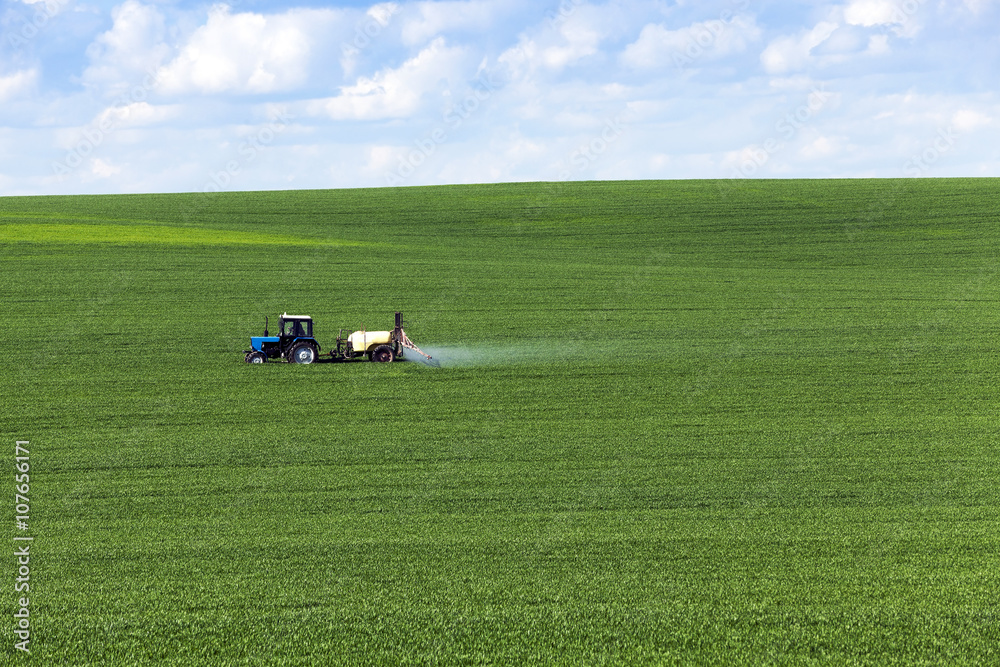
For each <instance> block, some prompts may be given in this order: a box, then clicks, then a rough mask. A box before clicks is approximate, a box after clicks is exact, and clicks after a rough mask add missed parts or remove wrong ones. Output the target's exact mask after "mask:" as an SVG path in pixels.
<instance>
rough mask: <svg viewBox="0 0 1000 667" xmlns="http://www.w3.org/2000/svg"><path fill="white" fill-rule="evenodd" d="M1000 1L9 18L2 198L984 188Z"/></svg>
mask: <svg viewBox="0 0 1000 667" xmlns="http://www.w3.org/2000/svg"><path fill="white" fill-rule="evenodd" d="M998 27H1000V0H951V1H940V0H837V1H833V0H831V1H828V2H827V1H818V2H802V3H791V2H774V1H767V0H718V1H708V2H691V1H685V0H682V1H663V0H609V1H597V0H559V1H538V0H534V1H530V2H529V1H527V0H447V1H422V2H408V1H405V0H401V1H398V2H381V3H371V2H359V1H357V0H341V1H339V2H321V1H319V0H303V1H302V2H293V3H291V4H289V3H278V2H271V1H268V0H234V1H233V2H229V3H202V2H191V1H171V0H126V1H124V2H100V1H89V2H88V1H85V0H47V1H46V0H42V1H31V0H4V1H2V2H0V194H2V195H17V194H74V193H119V192H200V191H218V190H262V189H267V190H273V189H299V188H341V187H379V186H386V185H426V184H440V183H482V182H501V181H556V180H589V179H649V178H667V179H675V178H762V177H763V178H786V177H806V178H825V177H873V176H874V177H939V176H1000V141H998V140H997V137H998V136H1000V135H998V129H1000V127H998V124H1000V100H998V92H997V91H998V90H1000V86H998V85H997V84H998V83H1000V40H998V39H997V38H996V34H997V28H998Z"/></svg>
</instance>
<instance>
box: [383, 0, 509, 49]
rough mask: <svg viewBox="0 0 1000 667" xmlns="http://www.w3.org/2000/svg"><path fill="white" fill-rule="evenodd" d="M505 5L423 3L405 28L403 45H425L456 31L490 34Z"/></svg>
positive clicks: (481, 1) (480, 1) (478, 1)
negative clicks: (489, 31)
mask: <svg viewBox="0 0 1000 667" xmlns="http://www.w3.org/2000/svg"><path fill="white" fill-rule="evenodd" d="M502 5H503V3H497V2H490V1H488V0H471V1H469V0H464V1H445V2H420V3H417V4H416V5H415V6H414V7H413V9H414V11H413V16H412V18H410V17H409V16H408V17H407V18H406V20H405V22H404V23H403V27H402V31H401V32H402V39H403V43H404V44H406V45H409V46H415V45H420V44H425V43H426V42H427V41H428V40H430V39H433V38H435V37H438V36H440V35H441V34H442V33H445V32H449V31H454V30H469V31H474V32H479V33H482V32H487V31H488V30H489V29H490V26H492V25H493V24H494V23H496V21H497V20H498V18H499V15H500V14H501V13H502V12H503V11H504V9H503V7H502Z"/></svg>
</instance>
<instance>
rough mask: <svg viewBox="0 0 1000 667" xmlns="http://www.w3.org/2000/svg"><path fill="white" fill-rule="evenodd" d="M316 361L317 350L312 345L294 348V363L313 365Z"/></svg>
mask: <svg viewBox="0 0 1000 667" xmlns="http://www.w3.org/2000/svg"><path fill="white" fill-rule="evenodd" d="M314 361H316V348H314V347H313V346H312V345H305V344H302V345H296V346H295V347H293V348H292V362H293V363H296V364H311V363H312V362H314Z"/></svg>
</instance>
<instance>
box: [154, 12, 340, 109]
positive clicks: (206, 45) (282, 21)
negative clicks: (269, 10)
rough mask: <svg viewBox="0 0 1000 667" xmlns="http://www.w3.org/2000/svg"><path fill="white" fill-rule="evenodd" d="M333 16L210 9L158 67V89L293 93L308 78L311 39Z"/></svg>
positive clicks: (208, 92)
mask: <svg viewBox="0 0 1000 667" xmlns="http://www.w3.org/2000/svg"><path fill="white" fill-rule="evenodd" d="M335 16H336V15H335V13H334V12H332V11H329V10H291V11H289V12H286V13H284V14H273V15H263V14H255V13H238V14H233V13H231V11H230V9H229V7H227V6H225V5H219V6H216V7H213V8H212V10H211V12H210V13H209V16H208V21H207V23H206V24H205V25H203V26H201V27H200V28H198V29H197V30H196V31H195V32H194V33H193V34H192V35H191V37H190V38H189V39H188V40H187V43H185V44H184V45H183V47H182V48H181V49H180V53H179V54H178V55H177V57H176V58H174V59H173V60H172V61H171V62H170V63H168V64H167V65H165V66H164V67H163V68H161V69H160V71H159V73H158V75H157V80H158V84H159V86H158V87H159V89H160V90H161V91H162V92H164V93H167V94H183V93H192V92H195V93H206V94H215V93H227V92H228V93H243V94H246V93H257V94H261V93H269V92H275V91H283V90H289V89H293V88H295V87H296V86H299V85H302V84H303V83H304V82H305V81H306V79H307V77H308V74H309V64H310V63H309V61H310V55H311V49H312V47H313V45H314V43H315V37H314V35H316V33H317V32H319V31H322V29H323V28H324V27H325V26H329V24H330V23H331V22H332V21H333V20H334V19H335Z"/></svg>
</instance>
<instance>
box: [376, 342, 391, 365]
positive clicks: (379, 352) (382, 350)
mask: <svg viewBox="0 0 1000 667" xmlns="http://www.w3.org/2000/svg"><path fill="white" fill-rule="evenodd" d="M395 358H396V355H395V354H393V353H392V348H391V347H389V346H388V345H379V346H378V347H376V348H375V350H374V351H373V352H372V361H377V362H380V363H389V362H391V361H392V360H393V359H395Z"/></svg>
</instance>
